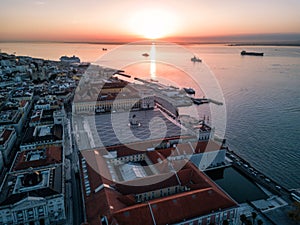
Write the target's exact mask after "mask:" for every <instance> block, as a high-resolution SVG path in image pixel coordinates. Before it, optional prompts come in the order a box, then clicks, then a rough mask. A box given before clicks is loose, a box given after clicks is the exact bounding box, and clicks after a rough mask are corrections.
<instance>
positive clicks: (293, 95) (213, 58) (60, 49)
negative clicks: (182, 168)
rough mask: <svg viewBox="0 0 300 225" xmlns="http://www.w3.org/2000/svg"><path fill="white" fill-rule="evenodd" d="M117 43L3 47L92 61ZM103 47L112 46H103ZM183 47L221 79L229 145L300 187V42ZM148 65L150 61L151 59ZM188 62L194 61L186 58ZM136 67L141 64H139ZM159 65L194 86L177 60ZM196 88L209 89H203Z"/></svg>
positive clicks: (257, 165) (287, 183) (278, 177)
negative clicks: (259, 54)
mask: <svg viewBox="0 0 300 225" xmlns="http://www.w3.org/2000/svg"><path fill="white" fill-rule="evenodd" d="M118 47H119V46H117V45H104V44H66V43H0V49H1V51H2V52H8V53H16V54H17V55H29V56H32V57H38V58H44V59H52V60H58V59H59V57H60V56H62V55H69V56H71V55H76V56H79V57H80V58H81V60H82V61H86V62H87V61H90V62H93V61H95V60H97V59H98V58H99V57H100V56H102V55H104V54H110V52H111V51H113V50H114V49H116V48H118ZM102 48H107V49H108V51H102ZM183 48H185V49H187V50H188V51H191V52H192V53H194V54H196V55H198V56H199V57H200V58H201V59H202V60H203V62H202V64H201V65H205V66H206V67H207V68H208V69H209V70H210V71H211V74H213V76H214V77H215V78H216V80H217V81H218V83H219V85H220V88H221V91H222V93H223V96H224V103H225V107H226V112H227V119H226V122H227V126H226V133H225V138H226V139H227V145H228V146H229V148H230V149H231V150H233V151H235V152H236V153H238V154H239V155H241V156H242V157H243V158H244V159H246V160H247V161H248V162H250V163H251V164H252V165H253V166H254V167H255V168H257V169H258V170H260V171H261V172H263V173H265V174H266V175H267V176H270V177H271V178H272V179H274V180H275V181H277V182H278V183H280V184H282V185H283V186H284V187H286V188H300V48H299V47H278V46H268V47H266V46H251V47H249V46H243V47H240V46H225V45H184V46H183ZM132 49H134V47H133V48H131V50H132ZM138 49H140V47H138ZM244 49H245V50H247V51H258V52H264V53H265V55H264V56H263V57H255V56H241V55H240V52H241V51H242V50H244ZM168 51H169V50H168V49H166V52H167V53H169V55H170V57H174V58H178V57H179V58H180V57H182V55H176V52H172V51H171V52H168ZM145 52H151V48H150V47H149V46H148V47H145ZM141 53H143V52H140V51H137V50H136V51H133V53H132V52H128V55H130V54H138V55H141ZM148 66H149V67H151V65H149V63H148ZM186 66H187V67H189V66H191V67H192V66H195V64H193V63H192V62H191V61H190V59H189V58H188V59H187V64H186ZM138 67H140V69H139V70H136V68H138ZM145 68H148V67H147V64H145V65H136V66H135V67H133V66H129V67H127V68H126V72H127V71H128V72H130V73H134V72H136V71H138V73H139V74H140V75H141V74H142V73H144V71H145ZM155 69H156V70H157V71H156V73H157V76H159V75H160V76H162V77H167V78H168V80H172V79H173V78H174V84H176V85H177V86H182V87H184V86H191V87H194V86H193V84H189V80H188V79H183V78H182V74H184V72H183V71H178V70H177V69H176V68H175V69H174V67H173V66H169V65H162V66H157V65H156V68H155ZM152 70H153V68H152ZM147 71H148V70H147ZM147 73H148V74H147V75H144V74H143V76H142V77H144V76H149V74H150V73H151V68H150V71H148V72H147ZM135 75H136V74H135ZM203 85H205V84H203ZM195 89H197V87H196V88H195ZM197 90H198V89H197ZM197 94H198V96H202V95H205V93H201V92H199V91H198V92H197V93H196V95H197ZM200 107H202V108H200V110H201V109H203V111H204V112H206V111H207V107H206V106H200ZM206 113H207V112H206ZM204 114H205V113H204Z"/></svg>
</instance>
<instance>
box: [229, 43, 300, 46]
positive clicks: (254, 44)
mask: <svg viewBox="0 0 300 225" xmlns="http://www.w3.org/2000/svg"><path fill="white" fill-rule="evenodd" d="M227 46H287V47H289V46H291V47H300V43H238V44H227Z"/></svg>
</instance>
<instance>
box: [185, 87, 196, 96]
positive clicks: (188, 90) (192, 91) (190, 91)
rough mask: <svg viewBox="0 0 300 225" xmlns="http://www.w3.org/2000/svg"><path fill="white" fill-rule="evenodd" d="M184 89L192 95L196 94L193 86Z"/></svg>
mask: <svg viewBox="0 0 300 225" xmlns="http://www.w3.org/2000/svg"><path fill="white" fill-rule="evenodd" d="M183 90H184V91H185V92H186V93H188V94H190V95H194V94H195V90H194V89H193V88H183Z"/></svg>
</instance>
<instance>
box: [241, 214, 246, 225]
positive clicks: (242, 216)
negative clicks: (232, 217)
mask: <svg viewBox="0 0 300 225" xmlns="http://www.w3.org/2000/svg"><path fill="white" fill-rule="evenodd" d="M240 220H241V222H242V224H245V222H246V220H247V217H246V215H245V214H242V215H240Z"/></svg>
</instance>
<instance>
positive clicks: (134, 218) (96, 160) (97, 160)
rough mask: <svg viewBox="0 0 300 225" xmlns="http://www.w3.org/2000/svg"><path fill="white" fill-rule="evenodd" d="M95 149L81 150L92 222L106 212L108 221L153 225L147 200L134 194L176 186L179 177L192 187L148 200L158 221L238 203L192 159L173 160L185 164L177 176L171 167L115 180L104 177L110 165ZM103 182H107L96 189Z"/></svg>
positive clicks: (97, 221) (95, 224) (96, 224)
mask: <svg viewBox="0 0 300 225" xmlns="http://www.w3.org/2000/svg"><path fill="white" fill-rule="evenodd" d="M96 152H97V151H94V150H93V151H85V152H83V154H82V155H83V156H84V157H85V158H86V162H87V171H88V180H89V182H90V187H91V194H90V195H89V196H87V195H85V205H86V215H87V220H88V222H89V224H91V225H100V224H101V222H100V221H101V216H106V217H107V218H108V221H109V224H131V225H135V224H143V225H147V224H149V225H150V224H151V225H152V224H153V218H152V216H151V213H150V208H149V205H148V203H147V202H143V203H137V202H135V198H134V194H138V193H144V192H149V191H151V190H159V189H161V188H167V187H171V186H176V185H178V184H179V182H178V179H179V180H180V183H181V185H182V186H186V187H188V188H190V191H184V192H181V193H177V194H173V195H170V196H167V197H161V198H156V199H152V200H149V204H150V206H151V209H152V212H153V216H154V219H155V221H156V224H167V223H168V224H170V223H176V222H180V221H183V220H184V219H191V218H194V217H199V216H203V215H206V214H210V213H211V212H213V211H217V210H224V209H229V208H232V207H237V203H236V202H235V201H233V200H232V199H231V198H230V197H229V196H228V195H227V194H225V193H224V192H223V191H222V190H220V189H219V188H218V187H217V186H216V185H215V184H214V183H213V182H212V181H211V180H210V178H208V177H207V176H206V175H205V174H204V173H202V172H201V171H199V169H198V168H197V167H196V166H195V165H194V164H192V163H191V162H186V161H185V162H186V164H183V161H176V162H174V167H175V168H177V167H179V165H180V166H181V167H182V168H180V169H179V170H178V172H177V176H176V175H175V173H174V172H170V171H169V172H168V173H163V174H159V175H152V176H148V177H144V178H139V179H136V180H131V181H126V182H121V183H115V182H113V181H111V180H109V179H107V178H105V177H106V176H107V174H106V173H109V172H108V169H107V168H106V167H107V165H106V163H105V160H104V159H103V157H102V156H101V154H97V153H96ZM150 155H151V153H150ZM176 164H177V165H176ZM105 168H106V169H105ZM100 171H101V173H100ZM82 175H83V174H82ZM159 178H162V179H159ZM101 184H107V185H106V186H105V187H104V188H103V189H101V190H100V191H98V192H95V189H96V188H97V187H99V186H100V185H101ZM83 185H84V182H83Z"/></svg>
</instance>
